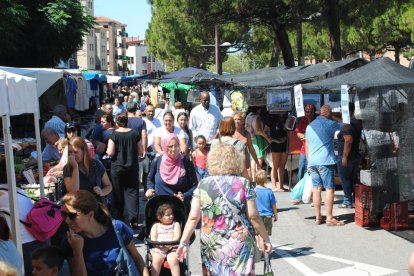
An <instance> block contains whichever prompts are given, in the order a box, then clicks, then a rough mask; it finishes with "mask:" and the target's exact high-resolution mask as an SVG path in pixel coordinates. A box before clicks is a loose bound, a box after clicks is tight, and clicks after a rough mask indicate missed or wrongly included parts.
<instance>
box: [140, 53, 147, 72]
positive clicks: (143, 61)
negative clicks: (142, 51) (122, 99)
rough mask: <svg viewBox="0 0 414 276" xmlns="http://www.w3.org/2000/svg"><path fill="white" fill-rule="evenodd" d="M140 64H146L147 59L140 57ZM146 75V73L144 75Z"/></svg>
mask: <svg viewBox="0 0 414 276" xmlns="http://www.w3.org/2000/svg"><path fill="white" fill-rule="evenodd" d="M141 62H142V63H147V57H144V56H142V57H141ZM145 74H146V73H145Z"/></svg>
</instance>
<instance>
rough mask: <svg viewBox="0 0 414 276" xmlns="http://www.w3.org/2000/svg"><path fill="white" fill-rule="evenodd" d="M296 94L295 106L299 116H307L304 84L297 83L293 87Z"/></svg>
mask: <svg viewBox="0 0 414 276" xmlns="http://www.w3.org/2000/svg"><path fill="white" fill-rule="evenodd" d="M293 93H294V95H295V108H296V115H297V116H298V117H303V116H305V107H304V106H303V95H302V84H298V85H295V87H294V88H293Z"/></svg>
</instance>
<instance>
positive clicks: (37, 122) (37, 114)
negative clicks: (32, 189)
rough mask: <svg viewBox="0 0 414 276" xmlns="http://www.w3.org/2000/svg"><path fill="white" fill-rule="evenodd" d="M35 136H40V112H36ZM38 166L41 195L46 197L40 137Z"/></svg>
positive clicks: (37, 140) (37, 144) (38, 140)
mask: <svg viewBox="0 0 414 276" xmlns="http://www.w3.org/2000/svg"><path fill="white" fill-rule="evenodd" d="M33 114H34V125H35V137H40V125H39V112H34V113H33ZM36 151H37V168H38V170H39V185H40V197H45V183H44V182H43V160H42V148H41V144H40V139H36Z"/></svg>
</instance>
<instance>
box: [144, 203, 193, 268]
mask: <svg viewBox="0 0 414 276" xmlns="http://www.w3.org/2000/svg"><path fill="white" fill-rule="evenodd" d="M176 199H177V198H176V197H174V196H157V197H155V198H152V199H151V200H150V201H148V203H147V205H146V208H145V209H146V212H145V214H146V229H150V233H149V239H146V240H145V243H146V245H147V253H148V254H147V266H148V265H149V262H151V275H160V274H161V275H164V274H165V272H170V273H171V275H173V276H175V275H177V276H178V275H183V274H182V273H181V274H180V272H184V271H185V270H186V267H185V266H184V267H183V264H180V263H179V261H178V260H177V255H176V253H175V251H176V249H177V247H178V243H179V240H180V238H181V231H182V229H181V228H182V226H183V225H184V222H185V210H184V206H183V204H182V202H181V201H180V200H178V201H176ZM147 219H148V220H147ZM146 236H147V237H148V233H147V235H146ZM180 266H181V267H183V269H180ZM168 269H169V270H170V271H168ZM181 270H184V271H181ZM168 274H169V273H168Z"/></svg>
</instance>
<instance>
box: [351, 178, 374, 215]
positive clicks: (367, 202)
mask: <svg viewBox="0 0 414 276" xmlns="http://www.w3.org/2000/svg"><path fill="white" fill-rule="evenodd" d="M371 208H372V187H370V186H365V185H364V184H356V185H355V209H359V210H361V209H371Z"/></svg>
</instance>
